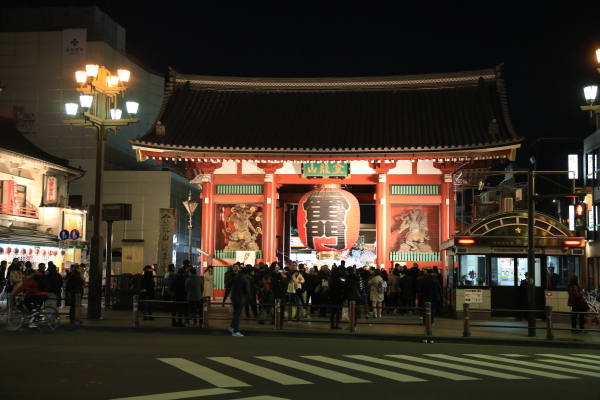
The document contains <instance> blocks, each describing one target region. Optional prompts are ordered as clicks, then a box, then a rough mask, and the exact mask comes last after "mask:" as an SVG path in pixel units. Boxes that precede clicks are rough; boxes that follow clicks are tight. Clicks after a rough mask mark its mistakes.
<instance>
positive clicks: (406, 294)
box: [400, 270, 415, 315]
mask: <svg viewBox="0 0 600 400" xmlns="http://www.w3.org/2000/svg"><path fill="white" fill-rule="evenodd" d="M413 287H414V285H413V278H412V276H411V275H410V274H409V273H408V270H407V271H406V272H405V273H404V274H403V275H402V276H401V277H400V306H401V307H404V311H403V313H404V314H405V315H406V314H408V313H410V314H412V310H408V308H411V307H414V306H415V305H414V300H415V292H414V290H413Z"/></svg>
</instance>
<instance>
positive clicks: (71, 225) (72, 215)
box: [62, 211, 85, 240]
mask: <svg viewBox="0 0 600 400" xmlns="http://www.w3.org/2000/svg"><path fill="white" fill-rule="evenodd" d="M83 220H84V218H83V214H82V213H76V212H69V211H65V212H63V225H62V226H63V229H64V230H66V231H68V232H72V231H73V230H74V229H76V230H77V231H78V232H79V233H80V234H81V235H84V234H85V229H84V226H83ZM79 240H85V238H83V237H80V238H79Z"/></svg>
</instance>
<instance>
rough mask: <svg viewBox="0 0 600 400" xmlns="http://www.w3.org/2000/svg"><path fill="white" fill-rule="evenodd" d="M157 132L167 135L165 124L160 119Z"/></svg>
mask: <svg viewBox="0 0 600 400" xmlns="http://www.w3.org/2000/svg"><path fill="white" fill-rule="evenodd" d="M156 134H157V135H160V136H165V135H166V129H165V126H164V125H163V124H162V122H160V121H158V122H157V123H156Z"/></svg>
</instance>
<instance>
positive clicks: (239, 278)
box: [228, 268, 250, 337]
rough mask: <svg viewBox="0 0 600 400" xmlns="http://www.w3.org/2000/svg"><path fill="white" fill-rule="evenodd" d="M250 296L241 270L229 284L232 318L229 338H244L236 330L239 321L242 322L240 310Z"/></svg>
mask: <svg viewBox="0 0 600 400" xmlns="http://www.w3.org/2000/svg"><path fill="white" fill-rule="evenodd" d="M249 295H250V282H249V281H248V278H246V269H244V268H242V269H240V270H239V272H238V273H237V274H236V275H235V277H234V278H233V282H232V283H231V303H232V304H233V318H232V319H231V325H229V329H228V331H229V332H231V336H234V337H241V336H244V335H242V334H241V333H240V331H239V330H238V329H239V327H240V321H241V320H242V310H243V309H244V305H245V304H246V300H247V299H248V296H249Z"/></svg>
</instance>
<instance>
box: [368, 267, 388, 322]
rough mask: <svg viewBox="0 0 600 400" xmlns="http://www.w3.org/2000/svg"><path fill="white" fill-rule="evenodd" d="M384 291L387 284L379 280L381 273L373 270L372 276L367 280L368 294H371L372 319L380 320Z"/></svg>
mask: <svg viewBox="0 0 600 400" xmlns="http://www.w3.org/2000/svg"><path fill="white" fill-rule="evenodd" d="M386 291H387V284H386V283H385V281H384V280H383V278H381V271H380V270H378V269H374V270H373V276H372V277H371V279H369V292H370V294H371V303H372V306H373V313H374V318H381V303H382V302H383V298H384V296H385V292H386Z"/></svg>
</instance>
